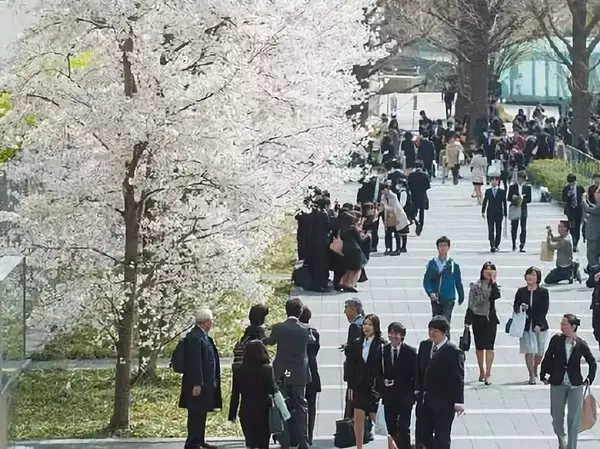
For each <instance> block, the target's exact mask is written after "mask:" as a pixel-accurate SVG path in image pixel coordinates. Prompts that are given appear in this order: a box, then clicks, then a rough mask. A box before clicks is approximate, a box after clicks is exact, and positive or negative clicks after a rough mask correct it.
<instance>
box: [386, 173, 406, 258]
mask: <svg viewBox="0 0 600 449" xmlns="http://www.w3.org/2000/svg"><path fill="white" fill-rule="evenodd" d="M381 205H382V208H383V221H384V223H385V253H384V255H390V256H398V255H400V253H405V252H406V240H407V235H408V231H409V221H408V217H407V216H406V213H405V212H404V209H402V206H401V204H400V200H399V199H398V196H397V195H396V194H395V193H394V192H392V190H391V186H390V185H389V184H385V185H384V186H383V188H382V195H381ZM401 239H402V244H401V243H400V240H401ZM392 240H396V250H395V251H394V250H393V241H392Z"/></svg>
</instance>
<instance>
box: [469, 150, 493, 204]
mask: <svg viewBox="0 0 600 449" xmlns="http://www.w3.org/2000/svg"><path fill="white" fill-rule="evenodd" d="M487 166H488V163H487V159H486V157H485V156H484V155H483V149H482V148H481V147H477V148H475V151H474V152H473V159H471V163H470V164H469V167H470V168H471V173H472V175H471V179H472V180H473V190H474V192H473V195H472V196H474V197H475V198H477V204H481V201H482V198H483V194H482V193H481V186H482V185H483V184H485V172H486V170H487Z"/></svg>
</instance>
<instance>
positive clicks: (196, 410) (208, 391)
mask: <svg viewBox="0 0 600 449" xmlns="http://www.w3.org/2000/svg"><path fill="white" fill-rule="evenodd" d="M212 323H213V314H212V312H211V311H210V310H209V309H202V310H200V311H199V312H198V313H197V314H196V326H194V328H193V329H192V330H191V331H190V332H189V333H188V334H187V335H186V336H185V340H184V345H185V346H184V348H185V351H184V372H183V378H182V380H181V394H180V396H179V407H180V408H185V409H187V412H188V419H187V434H188V436H187V439H186V441H185V445H184V448H185V449H201V448H202V449H215V446H213V445H211V444H208V443H207V442H206V438H205V430H206V417H207V414H208V412H212V411H214V410H220V409H221V408H223V401H222V399H221V363H220V360H219V351H218V350H217V347H216V345H215V342H214V341H213V339H212V337H210V336H209V335H208V334H209V333H210V329H211V327H212Z"/></svg>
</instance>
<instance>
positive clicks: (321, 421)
mask: <svg viewBox="0 0 600 449" xmlns="http://www.w3.org/2000/svg"><path fill="white" fill-rule="evenodd" d="M471 191H472V187H471V185H470V183H469V182H468V181H461V183H460V184H459V185H458V186H456V187H455V186H453V185H452V184H451V183H450V184H445V185H441V184H439V183H434V187H433V189H432V190H431V191H430V195H429V196H430V202H431V208H430V210H429V211H428V213H427V215H426V223H425V229H424V231H423V233H422V234H421V236H420V237H416V236H414V235H411V236H409V240H408V253H407V254H402V255H400V256H397V257H384V256H383V255H382V254H381V253H378V254H374V255H373V256H372V258H371V260H370V262H369V264H368V266H367V274H368V276H369V281H368V282H367V283H365V284H362V285H360V292H359V293H358V294H348V293H346V294H339V293H328V294H316V293H313V294H311V293H304V292H300V293H299V296H300V297H301V298H302V300H303V301H304V302H305V303H306V304H307V305H308V306H309V307H310V308H311V310H312V313H313V319H312V323H311V324H312V325H313V326H315V327H316V328H317V329H318V330H319V332H320V333H321V345H322V346H321V352H320V353H319V364H320V372H321V379H322V383H323V392H322V393H321V395H320V397H319V402H318V412H317V413H318V421H317V426H316V435H318V436H319V437H329V438H330V437H331V435H332V433H333V431H334V429H335V421H336V419H340V418H341V416H342V408H343V394H344V388H345V387H344V385H343V383H342V360H343V356H342V354H341V353H340V352H339V350H338V349H337V348H338V346H339V345H340V343H342V342H343V341H344V340H345V338H346V333H347V329H348V323H347V322H346V319H345V317H344V315H343V313H342V312H343V307H344V306H343V304H344V300H346V299H349V298H351V297H353V296H356V297H358V298H360V299H361V300H362V302H363V305H364V307H365V310H366V312H367V313H371V312H372V313H376V314H378V315H379V317H380V318H381V321H382V328H387V325H388V324H389V323H390V322H391V321H395V320H398V321H401V322H402V323H403V324H404V325H405V326H406V327H407V329H408V335H407V342H408V343H409V344H411V345H418V343H419V341H421V340H423V339H425V338H427V323H428V321H429V319H430V318H431V310H430V305H429V300H428V298H427V296H426V295H425V293H424V292H423V288H422V278H423V272H424V268H425V264H426V263H427V261H428V260H429V259H431V258H432V257H434V256H435V255H436V249H435V240H436V239H437V238H438V237H439V236H441V235H447V236H448V237H449V238H450V239H451V240H452V249H451V255H452V257H453V258H454V259H455V260H456V262H457V263H459V264H460V266H461V270H462V274H463V282H464V285H465V290H467V292H468V288H469V283H470V282H473V281H475V280H476V279H478V276H479V271H480V269H481V266H482V265H483V263H484V262H486V261H489V260H491V261H493V262H494V263H495V264H496V266H497V268H498V282H499V284H500V285H501V288H502V298H501V299H500V300H499V301H498V302H497V305H498V312H499V314H500V320H501V324H500V327H499V329H498V337H497V340H496V360H495V365H494V368H493V374H492V381H493V385H491V386H487V387H486V386H484V385H482V384H480V383H478V382H477V378H478V369H477V363H476V360H475V354H474V351H473V350H471V351H470V352H469V353H468V354H467V361H466V388H465V389H466V392H465V396H466V398H465V402H466V404H465V408H466V413H465V415H464V416H463V417H460V418H457V419H456V420H455V422H454V427H453V443H452V448H453V449H464V448H477V449H479V448H482V449H483V448H485V449H489V448H498V449H509V448H510V449H518V448H527V449H542V448H543V449H549V448H556V447H557V442H556V439H555V436H554V434H553V432H552V426H551V418H550V414H549V387H547V386H543V385H536V386H529V385H526V384H525V381H526V380H527V370H526V368H525V365H524V361H523V357H522V356H521V355H520V354H519V349H518V341H517V340H516V339H515V338H512V337H510V336H508V335H507V334H505V333H504V332H503V328H504V324H505V323H506V320H507V319H508V317H509V315H510V314H511V304H512V301H513V298H514V294H515V291H516V289H517V288H518V287H520V286H522V285H524V281H523V274H524V272H525V269H526V268H527V267H529V266H531V265H536V266H539V267H541V268H542V270H543V272H544V273H547V272H548V270H549V269H550V267H551V265H552V264H549V263H541V262H540V260H539V254H540V242H541V241H542V239H543V238H544V237H545V234H546V232H545V227H546V226H547V225H551V226H552V227H553V228H555V227H556V224H557V221H558V220H559V219H560V218H561V215H562V214H561V210H560V208H559V207H558V206H556V205H551V204H542V203H534V204H531V206H530V212H529V221H528V243H527V246H526V250H527V253H525V254H521V253H518V252H512V251H511V243H510V237H509V238H508V239H504V241H503V243H502V245H501V247H500V252H499V253H496V254H491V253H490V252H489V244H488V241H487V227H486V222H485V220H484V219H483V218H482V217H481V213H480V208H479V207H478V206H476V204H475V200H474V199H471V197H470V196H471ZM340 195H344V194H342V193H340ZM332 196H333V195H332ZM354 196H355V191H352V192H346V193H345V196H344V197H343V198H342V197H340V198H339V199H340V200H349V201H351V200H352V199H353V197H354ZM380 250H383V242H380ZM580 254H582V255H583V254H585V251H583V250H582V252H581V253H580ZM583 265H585V264H583ZM590 295H591V291H590V290H588V289H586V288H585V287H581V286H579V284H574V285H564V286H562V285H561V286H556V287H551V292H550V303H551V305H550V314H549V317H548V318H549V322H550V323H551V326H554V329H557V328H558V326H559V322H560V319H561V316H562V314H564V313H566V312H574V313H576V314H577V315H579V316H580V317H581V318H582V324H583V325H582V329H581V330H580V332H579V333H580V336H581V337H582V338H584V339H586V340H587V341H589V342H590V346H591V347H592V348H593V349H594V352H595V354H596V355H597V354H598V353H597V349H596V348H597V345H596V343H595V341H594V339H593V336H592V335H591V331H590V327H591V316H590V311H589V304H590ZM465 306H466V304H464V305H463V306H462V307H458V306H457V307H456V308H455V309H454V317H453V321H452V324H453V328H454V329H457V331H456V332H454V333H453V335H452V338H453V340H455V339H457V338H458V337H459V334H460V333H461V332H460V331H462V320H463V317H464V311H465ZM459 330H460V331H459ZM595 391H596V392H597V393H598V394H600V390H599V389H596V390H595ZM413 424H414V421H413ZM580 441H581V445H580V447H581V448H584V449H587V448H590V449H591V448H592V447H595V448H597V447H600V445H599V443H600V426H596V428H595V429H593V430H592V431H588V432H585V433H583V434H582V435H581V440H580ZM369 447H372V448H380V447H381V448H384V447H386V445H385V442H384V441H378V440H376V441H375V442H373V443H371V444H369Z"/></svg>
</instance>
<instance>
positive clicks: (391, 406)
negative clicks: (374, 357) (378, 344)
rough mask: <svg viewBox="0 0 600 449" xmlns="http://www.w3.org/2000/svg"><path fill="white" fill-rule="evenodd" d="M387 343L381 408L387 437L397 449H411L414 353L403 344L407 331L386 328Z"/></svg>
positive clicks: (394, 326) (393, 325)
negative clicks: (388, 436)
mask: <svg viewBox="0 0 600 449" xmlns="http://www.w3.org/2000/svg"><path fill="white" fill-rule="evenodd" d="M388 338H389V340H390V342H389V343H388V344H387V345H385V347H384V348H383V362H382V363H383V389H382V397H383V405H384V410H385V423H386V425H387V430H388V434H389V435H390V437H391V438H392V439H393V440H394V442H395V443H396V446H397V448H398V449H410V415H411V413H412V408H413V405H414V403H415V370H414V367H415V366H416V362H417V351H416V349H415V348H413V347H412V346H409V345H407V344H406V343H404V339H405V338H406V328H405V327H404V326H403V325H402V324H400V323H398V322H394V323H391V324H390V325H389V326H388Z"/></svg>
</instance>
